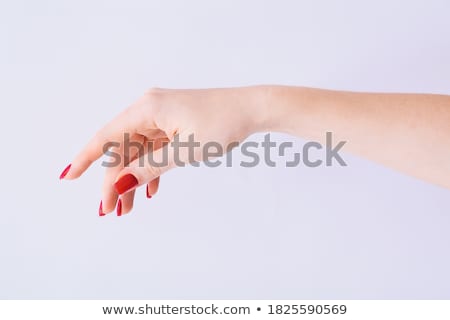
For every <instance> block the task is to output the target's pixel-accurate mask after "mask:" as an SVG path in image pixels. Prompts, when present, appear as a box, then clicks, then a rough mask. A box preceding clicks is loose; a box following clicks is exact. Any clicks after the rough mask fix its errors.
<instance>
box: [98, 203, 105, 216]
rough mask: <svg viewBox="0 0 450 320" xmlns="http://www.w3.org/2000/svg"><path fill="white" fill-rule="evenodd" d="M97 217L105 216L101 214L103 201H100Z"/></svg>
mask: <svg viewBox="0 0 450 320" xmlns="http://www.w3.org/2000/svg"><path fill="white" fill-rule="evenodd" d="M98 215H99V216H100V217H103V216H104V215H105V214H104V213H103V201H100V207H99V208H98Z"/></svg>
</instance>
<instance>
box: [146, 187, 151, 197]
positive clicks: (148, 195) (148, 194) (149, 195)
mask: <svg viewBox="0 0 450 320" xmlns="http://www.w3.org/2000/svg"><path fill="white" fill-rule="evenodd" d="M145 192H146V193H147V198H149V199H151V197H152V195H151V194H150V193H148V185H147V187H146V188H145Z"/></svg>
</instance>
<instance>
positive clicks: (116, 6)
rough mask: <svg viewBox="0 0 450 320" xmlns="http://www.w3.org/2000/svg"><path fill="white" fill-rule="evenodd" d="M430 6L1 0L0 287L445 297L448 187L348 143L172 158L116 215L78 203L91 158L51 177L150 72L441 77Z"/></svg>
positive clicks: (221, 78) (12, 292)
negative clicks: (319, 154) (294, 164)
mask: <svg viewBox="0 0 450 320" xmlns="http://www.w3.org/2000/svg"><path fill="white" fill-rule="evenodd" d="M449 12H450V4H449V2H448V1H390V0H382V1H371V2H370V3H369V2H367V1H366V2H365V1H356V0H355V1H229V0H228V1H181V0H180V1H109V0H108V1H106V0H105V1H72V2H70V1H64V2H63V1H56V0H54V1H3V0H2V1H1V4H0V105H1V111H0V112H1V114H0V116H1V117H0V121H1V123H0V124H1V129H0V130H1V134H2V154H1V160H0V161H1V166H2V173H1V194H2V197H1V215H0V254H1V264H0V298H105V299H111V298H119V299H126V298H133V299H136V298H148V299H150V298H190V299H195V298H215V299H221V298H233V299H240V298H247V299H259V298H265V299H273V298H283V299H288V298H292V299H296V298H303V299H304V298H319V299H326V298H335V299H345V298H376V299H378V298H386V299H390V298H450V273H449V270H450V258H449V244H450V232H449V227H450V201H449V196H450V192H449V190H445V189H442V188H439V187H436V186H433V185H430V184H427V183H425V182H421V181H418V180H415V179H413V178H410V177H407V176H404V175H402V174H399V173H396V172H393V171H392V170H389V169H385V168H383V167H381V166H378V165H376V164H374V163H371V162H369V161H366V160H362V159H358V158H355V157H352V156H349V155H347V156H346V157H345V158H346V160H347V162H348V163H349V167H347V168H341V167H333V168H317V169H308V168H305V167H299V168H290V169H286V168H284V167H283V166H281V165H280V166H279V167H277V168H268V167H267V166H259V167H257V168H255V169H244V168H239V167H234V168H223V167H222V168H218V169H207V168H201V169H195V168H186V169H176V170H174V171H172V172H170V173H168V174H167V175H165V176H164V178H163V179H162V181H161V190H160V193H159V194H158V195H157V196H155V197H154V198H153V199H151V200H147V199H146V198H145V195H144V193H145V191H144V190H140V192H138V197H137V200H136V207H135V209H134V211H133V214H131V215H129V216H126V217H121V218H116V217H114V216H109V217H106V218H99V217H98V216H97V207H98V202H99V200H100V199H99V196H100V188H101V183H102V172H103V169H102V168H101V166H100V164H99V163H96V164H95V165H94V166H93V167H92V169H91V170H90V171H88V172H87V174H86V175H85V176H84V177H83V178H82V179H80V180H78V181H75V182H66V181H64V182H60V181H59V180H58V176H59V173H60V171H61V170H62V169H63V168H64V167H65V165H66V164H67V163H68V162H70V161H71V159H72V157H73V156H74V155H75V154H76V152H77V151H78V150H79V149H80V148H81V147H82V146H83V145H84V143H85V142H86V141H87V139H88V138H89V137H90V136H91V135H92V134H93V133H94V132H95V131H96V130H97V129H98V128H99V127H101V126H102V125H103V124H104V123H105V122H106V121H108V120H109V119H111V118H112V117H113V116H114V115H115V114H116V113H118V112H119V111H120V110H122V109H123V108H124V107H126V106H128V105H129V104H130V103H131V102H133V101H134V100H135V99H136V98H138V97H139V96H140V95H141V94H142V93H143V92H144V91H145V90H146V89H147V88H149V87H152V86H161V87H190V88H195V87H217V86H238V85H248V84H261V83H278V84H292V85H306V86H317V87H327V88H334V89H352V90H365V91H407V92H433V93H447V94H449V93H450V89H449V83H450V63H449V56H450V41H449V39H450V19H449ZM253 138H254V139H258V138H259V137H258V136H255V137H253ZM277 138H278V140H283V139H286V137H285V136H281V135H278V136H277ZM290 139H292V138H290ZM297 142H298V143H299V144H300V145H301V142H302V141H299V140H298V141H297ZM237 155H238V154H237ZM278 161H279V163H281V164H282V163H283V159H278Z"/></svg>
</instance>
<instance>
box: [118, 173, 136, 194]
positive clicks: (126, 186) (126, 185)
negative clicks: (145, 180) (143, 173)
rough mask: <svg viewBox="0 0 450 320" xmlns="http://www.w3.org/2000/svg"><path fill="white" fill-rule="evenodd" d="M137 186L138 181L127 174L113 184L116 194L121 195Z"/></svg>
mask: <svg viewBox="0 0 450 320" xmlns="http://www.w3.org/2000/svg"><path fill="white" fill-rule="evenodd" d="M137 185H138V181H137V179H136V177H135V176H133V175H132V174H131V173H128V174H126V175H124V176H123V177H121V178H120V179H119V180H118V181H117V182H116V183H115V184H114V188H115V189H116V191H117V193H118V194H123V193H125V192H127V191H128V190H130V189H132V188H134V187H136V186H137Z"/></svg>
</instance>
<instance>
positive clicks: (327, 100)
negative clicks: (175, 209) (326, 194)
mask: <svg viewBox="0 0 450 320" xmlns="http://www.w3.org/2000/svg"><path fill="white" fill-rule="evenodd" d="M264 131H277V132H285V133H289V134H291V135H294V136H298V137H301V138H305V139H307V140H312V141H319V142H321V141H323V139H324V138H325V133H326V132H332V133H333V140H339V141H340V140H342V141H346V142H347V143H346V144H345V146H344V148H343V151H345V152H350V153H353V154H356V155H358V156H361V157H364V158H366V159H369V160H372V161H375V162H378V163H380V164H383V165H385V166H387V167H391V168H393V169H396V170H399V171H402V172H404V173H406V174H409V175H412V176H414V177H417V178H419V179H422V180H425V181H428V182H430V183H433V184H437V185H440V186H442V187H444V188H449V189H450V96H446V95H435V94H393V93H357V92H344V91H332V90H323V89H313V88H306V87H288V86H271V85H264V86H253V87H242V88H226V89H200V90H198V89H195V90H194V89H192V90H175V89H159V88H155V89H150V90H149V91H148V92H146V93H145V94H144V96H143V97H142V98H141V99H139V100H138V101H137V102H135V103H134V104H132V105H131V106H130V107H128V108H127V109H125V110H124V111H123V112H122V113H121V114H119V115H118V116H117V117H116V118H114V119H113V120H112V121H111V122H110V123H108V124H107V125H106V126H105V127H103V128H102V129H101V130H100V131H99V132H98V133H97V134H96V135H95V136H94V137H93V139H92V140H91V141H90V142H89V143H88V144H87V145H86V147H85V148H84V149H83V150H82V151H81V152H80V153H79V154H78V155H77V156H76V157H75V159H74V161H73V162H72V165H71V167H70V170H69V171H68V172H67V173H66V175H65V176H64V177H63V178H64V179H75V178H78V177H80V176H81V175H82V174H83V172H84V171H85V170H86V169H87V168H88V167H89V166H90V165H91V164H92V163H93V162H94V161H95V160H97V159H98V158H99V157H101V156H102V154H103V151H104V149H103V147H104V145H105V144H106V143H108V142H112V141H115V142H121V141H122V140H123V136H124V133H129V134H130V136H131V139H132V140H133V141H137V142H139V143H144V145H146V142H147V141H154V142H155V144H154V145H155V146H156V147H155V150H145V152H154V155H153V158H154V159H155V160H157V159H161V158H162V156H163V149H164V148H168V146H167V145H165V143H166V142H168V141H171V140H172V139H173V138H174V136H175V135H179V138H180V141H183V140H187V137H188V136H189V135H190V134H194V137H195V140H196V141H199V142H200V143H201V144H202V145H203V144H204V143H206V142H208V141H215V142H219V143H220V144H221V145H222V146H223V149H224V150H226V148H227V146H228V145H229V144H230V143H232V142H242V141H243V140H244V139H245V138H247V137H248V136H249V135H251V134H253V133H256V132H264ZM163 145H165V146H163ZM161 146H162V148H159V147H161ZM158 148H159V149H158ZM167 150H168V154H169V163H168V164H167V165H166V166H164V167H156V166H152V165H150V164H149V162H148V161H143V162H141V163H144V166H140V165H139V159H133V158H135V157H136V155H134V157H133V154H132V155H131V159H130V162H129V163H127V162H125V163H124V162H122V163H121V165H119V166H115V167H111V168H107V170H106V173H105V178H104V183H103V191H102V209H101V211H102V213H104V214H108V213H111V212H113V211H114V210H115V209H116V207H117V204H118V199H120V202H121V205H120V207H121V208H120V211H121V214H126V213H128V212H130V210H131V209H132V207H133V200H134V195H135V189H136V188H137V187H139V186H146V187H147V192H148V194H149V195H154V194H155V193H156V192H157V190H158V185H159V177H160V176H161V175H163V174H164V173H165V172H166V171H167V170H170V169H173V168H174V167H176V164H175V163H174V161H171V159H172V158H173V154H172V152H171V149H170V148H169V149H167ZM182 150H183V149H181V150H180V152H182ZM196 150H198V152H196V153H195V160H196V161H202V160H204V155H203V154H202V148H197V149H196ZM114 151H116V152H118V153H119V154H120V153H121V152H122V150H121V149H120V148H115V149H114ZM144 156H145V155H144ZM180 158H181V159H183V160H185V161H188V155H187V154H182V153H181V154H180ZM145 159H147V158H145ZM129 173H131V174H132V175H133V176H134V177H136V180H137V183H138V184H137V185H136V186H133V188H131V189H130V190H127V191H126V192H124V193H123V194H120V195H119V194H118V193H117V191H116V189H115V188H114V184H115V182H117V181H118V180H119V179H120V178H121V177H123V176H125V175H127V174H129Z"/></svg>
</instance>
